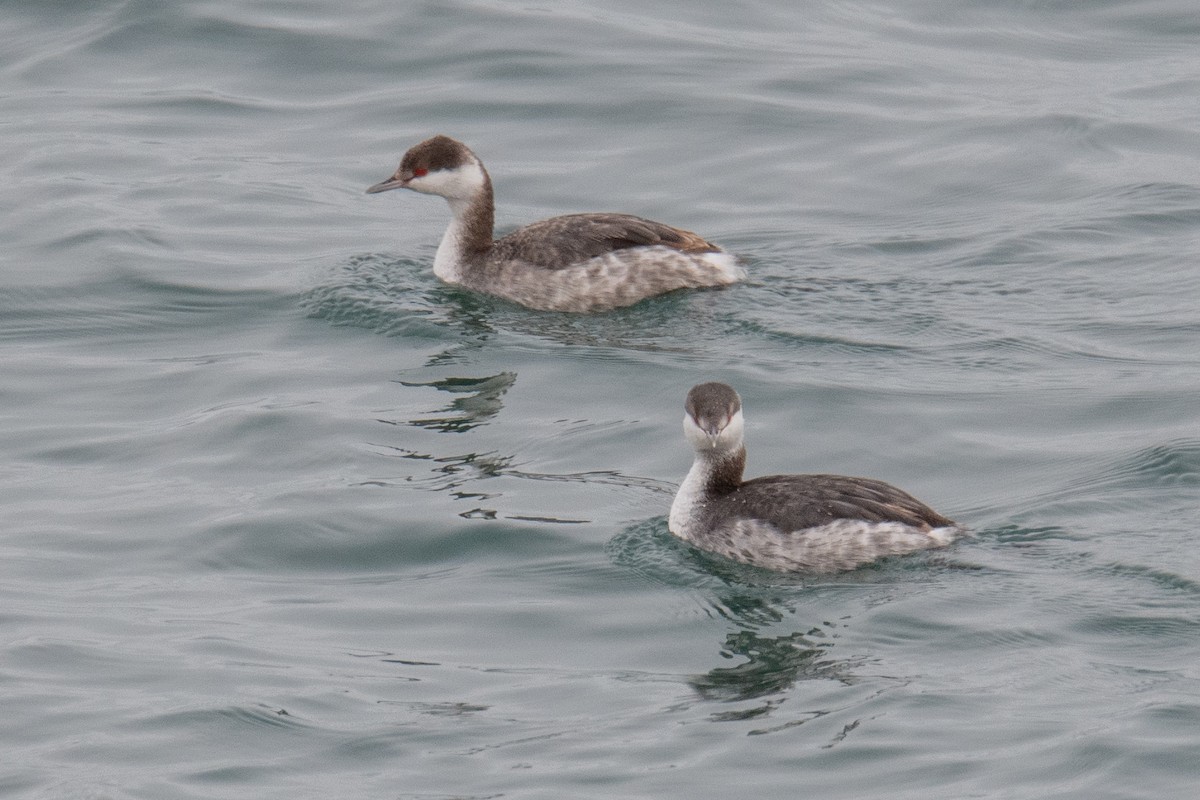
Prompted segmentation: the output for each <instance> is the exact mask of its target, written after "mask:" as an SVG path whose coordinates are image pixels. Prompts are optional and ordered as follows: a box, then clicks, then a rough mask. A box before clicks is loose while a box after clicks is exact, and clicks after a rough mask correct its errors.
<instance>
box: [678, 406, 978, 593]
mask: <svg viewBox="0 0 1200 800" xmlns="http://www.w3.org/2000/svg"><path fill="white" fill-rule="evenodd" d="M684 408H685V410H686V413H685V414H684V416H683V431H684V435H686V436H687V439H688V441H690V442H691V443H692V447H693V448H695V450H696V460H695V462H694V463H693V464H692V468H691V471H689V472H688V474H687V477H686V478H685V479H684V481H683V484H682V485H681V486H680V487H679V492H678V493H677V494H676V495H675V501H674V502H673V503H672V504H671V516H670V519H669V522H668V527H669V528H670V530H671V533H673V534H675V535H676V536H678V537H679V538H680V539H683V540H684V541H687V542H690V543H691V544H693V545H695V546H696V547H699V548H701V549H702V550H708V551H710V552H713V553H717V554H719V555H722V556H725V557H726V558H730V559H733V560H734V561H741V562H744V563H747V564H753V565H754V566H758V567H764V568H766V569H771V570H776V571H780V572H799V571H808V572H833V571H837V570H848V569H854V568H855V567H858V566H861V565H863V564H867V563H869V562H871V561H874V560H876V559H878V558H883V557H884V556H896V555H903V554H905V553H913V552H916V551H917V550H925V549H928V548H932V547H944V546H945V545H948V544H950V543H951V542H952V541H954V539H955V538H956V537H957V536H958V535H959V534H960V533H961V532H962V529H961V528H960V527H959V526H958V525H957V524H956V523H954V522H953V521H951V520H949V519H947V518H946V517H943V516H942V515H941V514H939V513H937V512H936V511H934V510H933V509H931V508H929V507H928V506H926V505H925V504H924V503H922V502H921V501H920V500H917V499H916V498H915V497H913V496H912V495H910V494H908V493H907V492H903V491H901V490H899V489H897V488H896V487H895V486H891V485H889V484H887V483H884V482H883V481H877V480H871V479H870V478H849V477H846V476H843V475H772V476H769V477H764V478H754V479H753V480H749V481H743V480H742V471H743V470H744V469H745V466H746V447H745V445H744V444H743V440H742V434H743V427H744V423H743V420H742V400H741V398H740V397H738V393H737V392H735V391H734V390H733V387H731V386H728V385H727V384H724V383H702V384H699V385H698V386H694V387H692V390H691V391H690V392H688V396H687V403H686V404H685V406H684Z"/></svg>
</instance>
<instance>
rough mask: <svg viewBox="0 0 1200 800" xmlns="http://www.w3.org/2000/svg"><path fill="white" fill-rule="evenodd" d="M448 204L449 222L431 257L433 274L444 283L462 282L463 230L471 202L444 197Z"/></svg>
mask: <svg viewBox="0 0 1200 800" xmlns="http://www.w3.org/2000/svg"><path fill="white" fill-rule="evenodd" d="M446 202H447V203H449V204H450V213H451V214H452V215H453V216H452V217H451V218H450V224H449V225H447V226H446V232H445V233H443V234H442V241H441V243H440V244H439V245H438V249H437V255H435V256H434V257H433V274H434V275H436V276H438V277H439V278H441V279H442V280H444V281H446V283H462V282H463V274H464V271H465V270H464V268H463V231H464V229H465V228H466V216H467V214H468V213H469V209H470V207H471V204H470V202H469V201H466V200H452V199H450V198H446Z"/></svg>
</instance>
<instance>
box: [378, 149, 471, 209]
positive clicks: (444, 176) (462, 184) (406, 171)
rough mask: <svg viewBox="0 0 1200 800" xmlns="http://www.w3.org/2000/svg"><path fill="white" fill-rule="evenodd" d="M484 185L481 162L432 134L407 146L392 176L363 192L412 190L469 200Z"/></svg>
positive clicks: (451, 198) (448, 198) (466, 151)
mask: <svg viewBox="0 0 1200 800" xmlns="http://www.w3.org/2000/svg"><path fill="white" fill-rule="evenodd" d="M487 184H488V177H487V172H485V171H484V169H483V164H481V163H480V161H479V159H478V158H476V157H475V154H474V153H472V152H471V151H470V149H469V148H468V147H467V146H466V145H465V144H463V143H462V142H458V141H455V140H454V139H451V138H450V137H449V136H434V137H433V138H432V139H426V140H425V141H423V142H421V143H420V144H418V145H414V146H413V147H412V148H410V149H409V151H408V152H407V153H405V154H404V158H403V159H401V161H400V167H399V168H398V169H397V170H396V172H395V173H394V174H393V175H392V177H390V178H388V179H387V180H385V181H380V182H379V183H377V184H375V185H374V186H371V187H369V188H368V189H367V194H375V193H377V192H386V191H387V190H389V189H412V190H413V191H414V192H421V193H422V194H436V195H438V196H440V197H444V198H446V199H447V200H451V201H454V200H470V199H472V198H473V197H475V196H476V195H478V194H479V192H480V191H481V190H482V189H483V187H484V186H486V185H487Z"/></svg>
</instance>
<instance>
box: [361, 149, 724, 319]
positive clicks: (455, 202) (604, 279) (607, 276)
mask: <svg viewBox="0 0 1200 800" xmlns="http://www.w3.org/2000/svg"><path fill="white" fill-rule="evenodd" d="M388 189H412V190H413V191H414V192H421V193H422V194H436V195H440V196H442V197H444V198H446V201H447V202H449V203H450V211H451V212H452V213H453V215H454V217H453V219H452V220H451V221H450V226H449V227H448V228H446V233H445V235H443V236H442V243H441V244H440V245H438V249H437V255H436V256H435V257H434V260H433V272H434V274H435V275H437V276H438V277H439V278H441V279H442V280H444V281H446V282H447V283H456V284H460V285H462V286H465V287H467V288H469V289H474V290H476V291H480V292H487V293H488V294H494V295H498V296H500V297H503V298H505V299H507V300H512V301H513V302H516V303H520V304H521V305H523V306H528V307H529V308H536V309H543V310H549V311H604V310H607V309H611V308H620V307H622V306H628V305H632V304H634V303H636V302H638V301H639V300H642V299H645V298H647V297H653V296H654V295H658V294H663V293H664V292H670V291H674V290H675V289H694V288H700V287H705V286H725V285H728V284H731V283H736V282H737V281H738V280H740V279H742V278H743V277H745V273H744V272H743V271H742V268H741V267H740V266H739V265H738V263H737V259H736V258H734V257H733V256H732V255H730V254H729V253H726V252H725V251H724V250H722V249H721V248H720V247H717V246H716V245H715V244H711V243H709V242H707V241H705V240H704V239H702V238H700V237H699V236H697V235H696V234H694V233H691V232H690V231H685V230H680V229H679V228H673V227H671V226H670V225H664V224H663V223H661V222H653V221H651V220H648V219H642V218H641V217H635V216H632V215H630V214H569V215H567V216H562V217H554V218H552V219H547V220H543V221H542V222H535V223H533V224H532V225H527V226H525V227H524V228H521V229H519V230H517V231H515V232H513V233H510V234H509V235H507V236H505V237H504V238H502V239H498V240H495V241H493V240H492V228H493V219H494V216H495V206H494V205H493V200H492V181H491V179H490V178H489V177H488V174H487V170H485V169H484V168H483V163H482V162H480V160H479V159H478V158H477V157H476V156H475V154H474V153H472V152H471V151H470V150H469V149H468V148H467V146H466V145H464V144H462V143H461V142H457V141H455V140H454V139H451V138H449V137H448V136H434V137H433V138H432V139H427V140H425V141H423V142H421V143H420V144H418V145H416V146H414V147H413V148H412V149H410V150H409V151H408V152H407V153H405V154H404V158H403V160H401V162H400V168H399V169H397V170H396V172H395V174H394V175H392V177H390V178H388V179H387V180H385V181H381V182H379V183H377V184H375V185H374V186H372V187H370V188H369V189H367V193H368V194H374V193H376V192H385V191H387V190H388Z"/></svg>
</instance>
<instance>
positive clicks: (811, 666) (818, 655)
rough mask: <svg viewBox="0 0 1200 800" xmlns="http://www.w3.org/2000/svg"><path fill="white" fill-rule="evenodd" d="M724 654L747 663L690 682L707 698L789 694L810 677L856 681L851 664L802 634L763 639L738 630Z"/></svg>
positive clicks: (691, 679) (726, 645) (722, 668)
mask: <svg viewBox="0 0 1200 800" xmlns="http://www.w3.org/2000/svg"><path fill="white" fill-rule="evenodd" d="M722 654H723V655H727V656H742V657H744V658H746V659H747V661H746V662H745V663H743V664H738V665H737V666H734V667H717V668H716V669H711V670H709V671H708V672H706V673H704V674H703V675H696V676H693V677H692V678H690V679H689V680H688V683H689V684H691V686H692V688H694V689H695V690H696V691H697V692H699V693H700V695H701V696H702V697H704V698H705V699H708V700H749V699H752V698H755V697H763V696H765V695H769V694H775V693H777V692H782V691H785V690H787V689H789V688H791V687H792V686H793V685H794V684H795V683H796V681H798V680H804V679H807V678H821V679H833V680H839V681H843V682H845V683H849V682H851V680H852V676H851V674H850V671H849V670H850V667H851V665H850V664H849V663H847V662H842V661H837V660H836V659H833V658H831V657H830V651H829V650H828V649H827V648H826V647H822V646H820V645H817V644H814V643H813V642H812V641H810V640H809V639H807V638H805V637H804V636H803V635H801V634H799V633H792V634H789V635H787V636H759V635H758V634H756V633H754V632H752V631H738V632H737V633H731V634H729V635H728V636H727V637H726V638H725V646H724V647H723V648H722Z"/></svg>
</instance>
